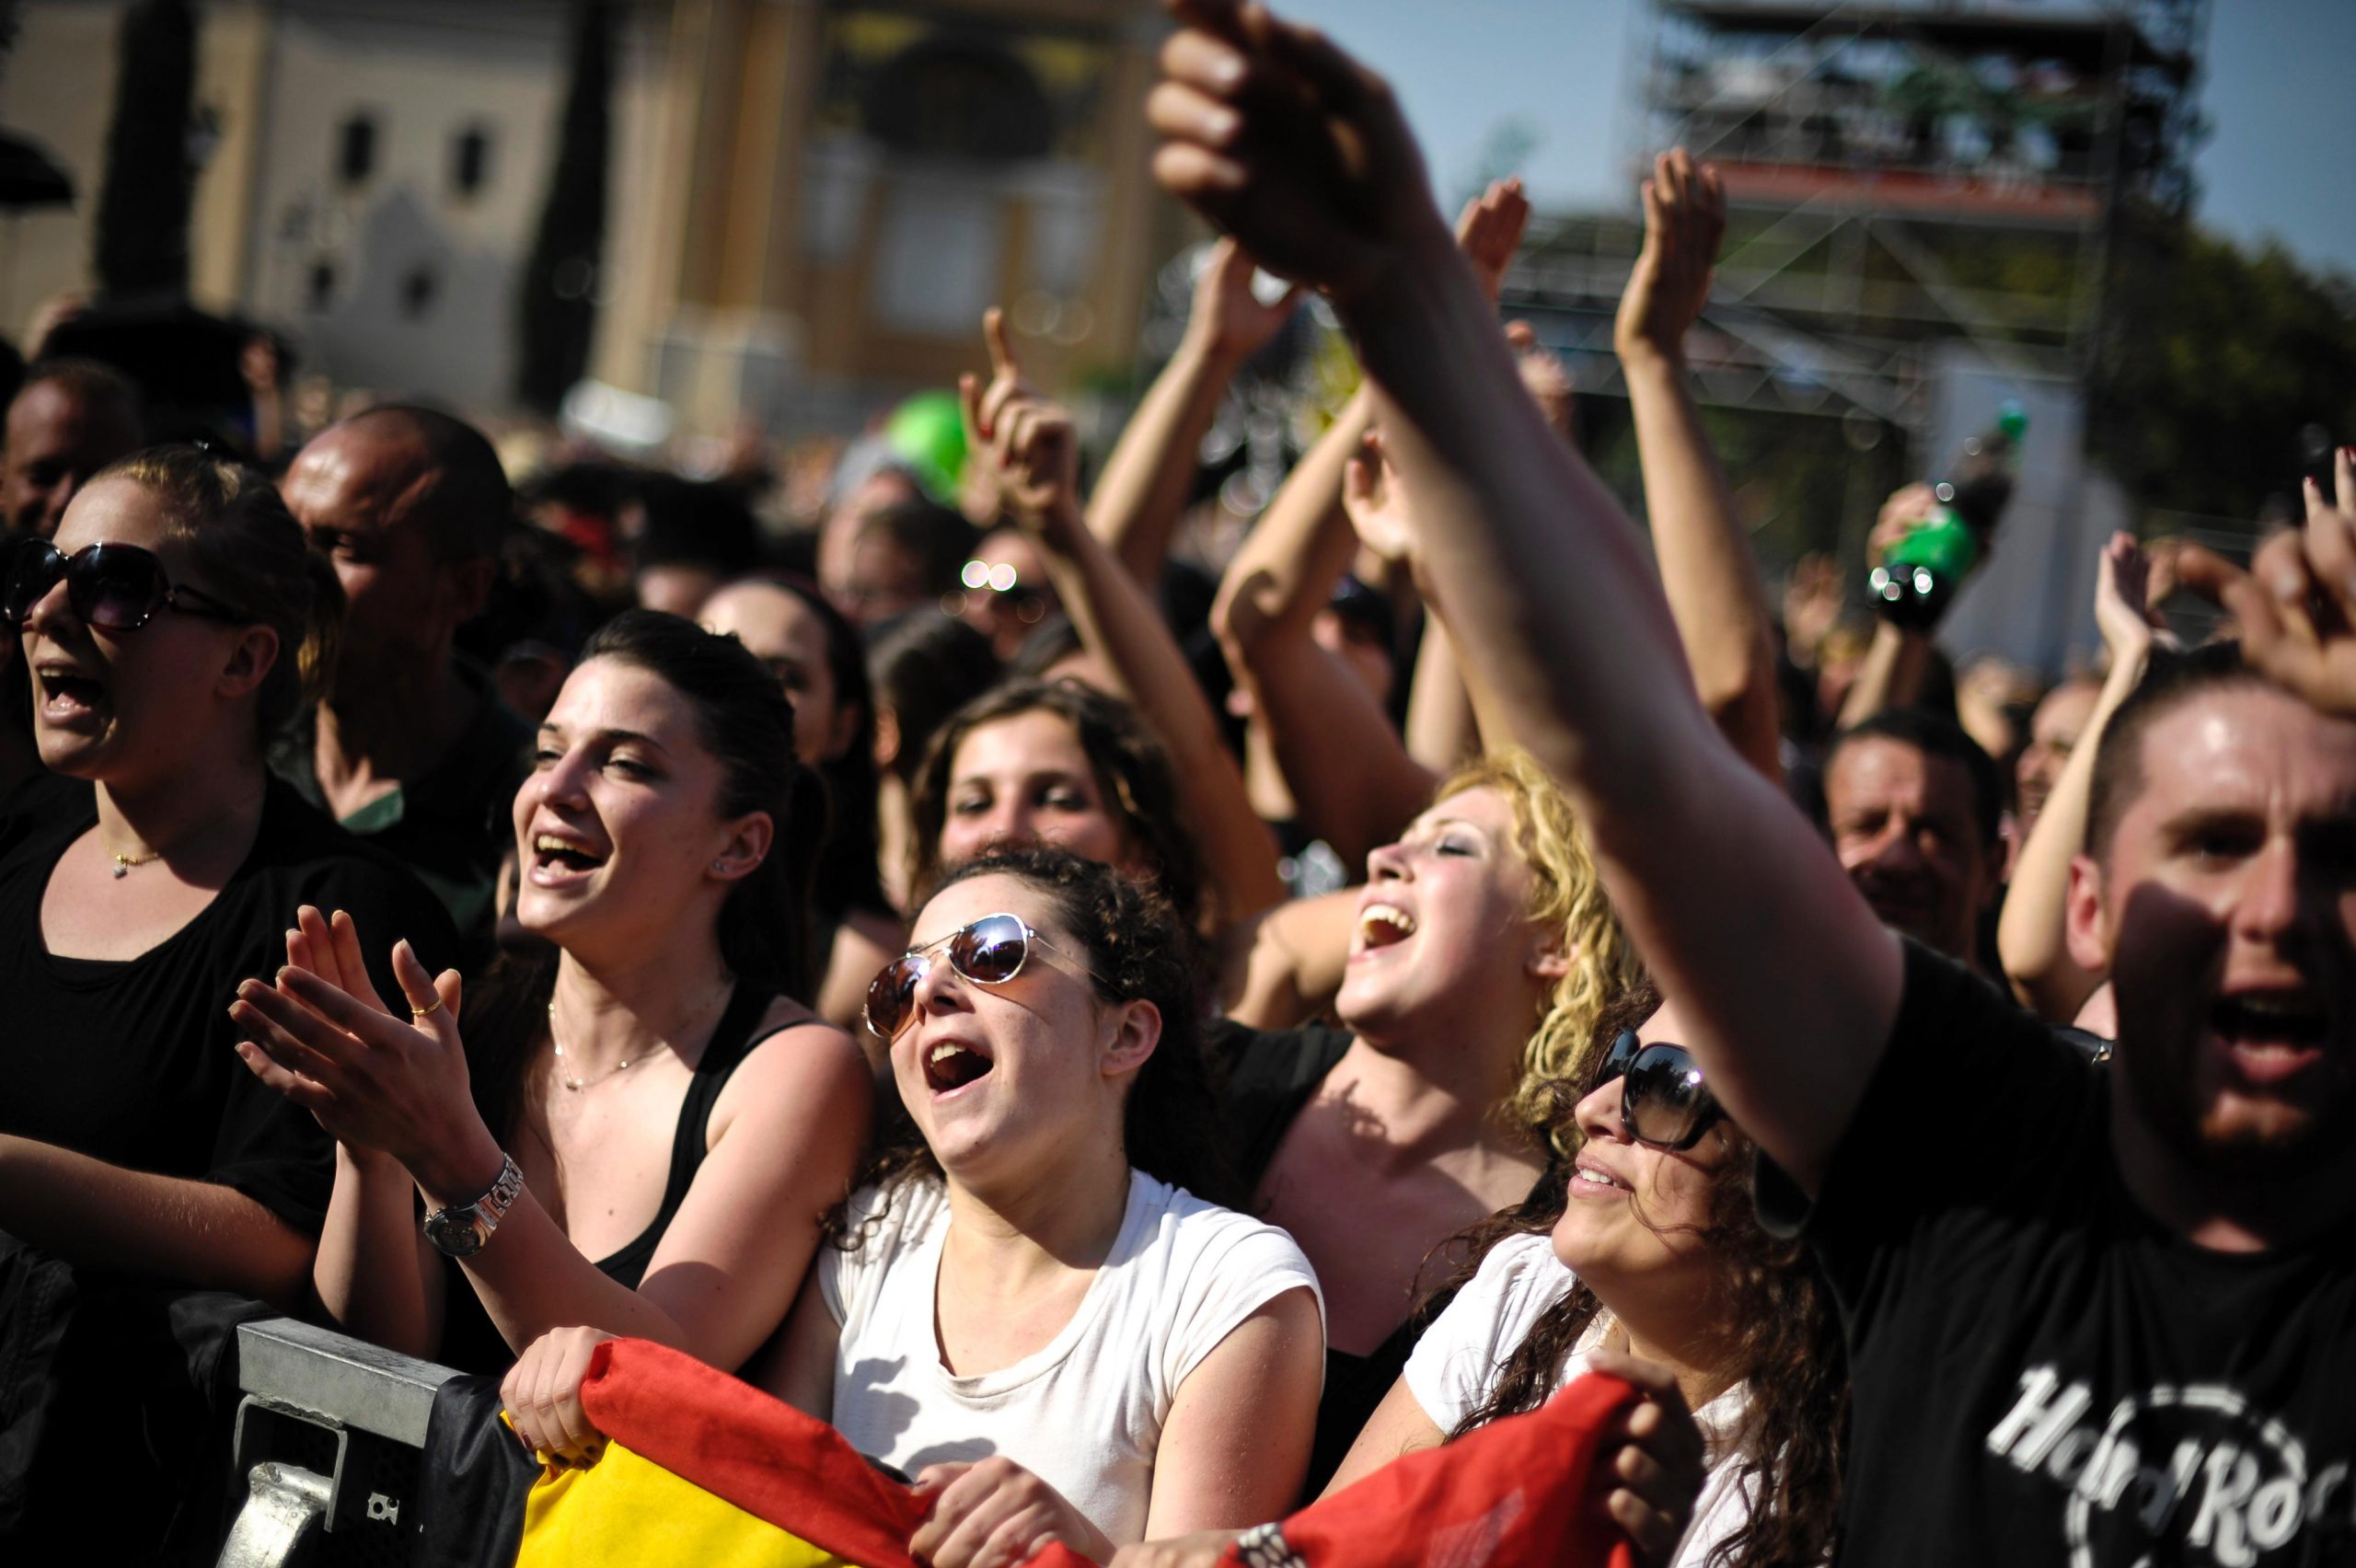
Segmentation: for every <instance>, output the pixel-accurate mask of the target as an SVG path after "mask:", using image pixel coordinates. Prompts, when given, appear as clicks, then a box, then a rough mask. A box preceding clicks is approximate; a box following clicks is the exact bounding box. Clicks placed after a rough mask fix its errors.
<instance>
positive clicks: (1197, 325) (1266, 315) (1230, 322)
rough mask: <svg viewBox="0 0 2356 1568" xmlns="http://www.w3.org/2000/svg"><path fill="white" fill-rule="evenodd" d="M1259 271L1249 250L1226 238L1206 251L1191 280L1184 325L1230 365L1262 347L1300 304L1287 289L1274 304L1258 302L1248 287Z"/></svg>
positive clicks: (1295, 291) (1297, 293)
mask: <svg viewBox="0 0 2356 1568" xmlns="http://www.w3.org/2000/svg"><path fill="white" fill-rule="evenodd" d="M1259 270H1260V264H1259V263H1258V262H1257V261H1254V260H1253V259H1252V256H1251V253H1250V252H1249V251H1247V250H1245V249H1244V248H1242V246H1240V245H1238V244H1236V243H1235V241H1234V240H1233V239H1232V238H1227V239H1222V240H1220V241H1219V242H1218V244H1217V245H1216V246H1214V247H1212V248H1211V256H1210V261H1209V264H1208V265H1207V266H1206V267H1204V269H1203V275H1202V276H1201V277H1199V278H1197V279H1195V306H1194V313H1193V314H1192V315H1191V316H1190V317H1188V318H1187V322H1186V325H1187V326H1188V328H1189V329H1193V330H1195V331H1196V332H1199V333H1201V334H1203V340H1204V341H1205V342H1207V344H1208V346H1209V347H1210V349H1211V352H1214V353H1216V354H1218V356H1219V357H1220V358H1221V359H1223V360H1225V361H1226V362H1227V363H1230V364H1241V363H1242V362H1243V361H1245V360H1248V359H1250V358H1251V357H1252V356H1253V354H1256V353H1258V352H1260V351H1261V350H1262V349H1264V348H1265V347H1267V345H1268V340H1269V339H1271V338H1273V337H1275V336H1276V334H1277V333H1278V332H1280V331H1282V330H1283V329H1284V324H1285V323H1286V322H1288V321H1289V320H1291V319H1292V313H1293V307H1294V306H1296V305H1298V304H1299V303H1300V291H1299V289H1298V288H1288V289H1287V290H1285V292H1284V294H1283V295H1282V297H1280V298H1278V299H1277V300H1276V302H1275V303H1274V304H1263V303H1261V299H1260V296H1259V295H1258V294H1255V293H1254V292H1253V287H1252V280H1253V275H1254V274H1255V273H1257V272H1258V271H1259Z"/></svg>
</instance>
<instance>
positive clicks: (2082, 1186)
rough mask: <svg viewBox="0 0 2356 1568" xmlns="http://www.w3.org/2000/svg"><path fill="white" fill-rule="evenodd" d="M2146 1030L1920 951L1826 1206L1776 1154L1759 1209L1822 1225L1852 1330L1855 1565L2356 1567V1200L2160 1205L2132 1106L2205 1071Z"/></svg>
mask: <svg viewBox="0 0 2356 1568" xmlns="http://www.w3.org/2000/svg"><path fill="white" fill-rule="evenodd" d="M2154 918H2158V917H2157V916H2155V917H2154ZM2344 1042H2345V1037H2344V1036H2340V1037H2338V1038H2337V1039H2336V1040H2335V1042H2334V1043H2333V1044H2332V1045H2331V1046H2329V1047H2328V1049H2330V1050H2333V1051H2344V1049H2345V1043H2344ZM2155 1044H2156V1045H2157V1047H2158V1049H2159V1050H2160V1051H2161V1052H2162V1053H2163V1055H2162V1059H2160V1060H2156V1061H2149V1062H2145V1063H2140V1064H2139V1063H2138V1062H2137V1061H2136V1059H2135V1053H2136V1051H2137V1050H2138V1049H2139V1048H2141V1049H2148V1048H2149V1047H2143V1046H2142V1045H2141V1044H2140V1043H2139V1042H2138V1041H2137V1040H2135V1039H2134V1038H2132V1037H2128V1038H2123V1039H2121V1040H2120V1041H2119V1046H2118V1055H2117V1057H2116V1058H2115V1060H2113V1061H2112V1062H2111V1063H2109V1064H2108V1065H2097V1064H2096V1063H2094V1062H2092V1061H2090V1060H2089V1059H2088V1058H2087V1057H2086V1056H2085V1054H2084V1053H2083V1052H2081V1051H2079V1050H2077V1049H2075V1048H2073V1046H2071V1045H2069V1044H2067V1043H2063V1042H2061V1041H2060V1040H2057V1039H2056V1038H2055V1037H2054V1035H2053V1033H2052V1032H2051V1031H2050V1030H2049V1029H2047V1028H2046V1027H2045V1026H2044V1025H2042V1024H2040V1023H2039V1022H2038V1020H2035V1019H2033V1018H2031V1017H2029V1016H2028V1015H2027V1013H2024V1012H2022V1011H2020V1010H2019V1009H2017V1008H2015V1007H2014V1006H2013V1004H2012V1002H2011V1001H2010V999H2009V998H2006V997H2001V996H1999V995H1998V994H1997V993H1996V991H1995V990H1994V989H1993V988H1992V986H1989V985H1987V984H1986V983H1985V982H1984V981H1981V980H1980V979H1978V978H1976V977H1974V976H1973V975H1971V974H1968V973H1966V972H1965V971H1964V970H1962V969H1961V968H1959V967H1958V966H1957V965H1956V964H1954V963H1951V962H1949V961H1948V960H1946V959H1944V958H1941V957H1939V956H1938V955H1936V954H1934V953H1933V952H1931V951H1929V950H1927V949H1925V948H1923V947H1920V946H1918V945H1916V944H1914V943H1912V942H1909V943H1907V944H1906V988H1905V996H1904V1000H1903V1002H1902V1003H1901V1004H1900V1009H1899V1016H1898V1019H1897V1021H1896V1023H1895V1024H1894V1025H1893V1027H1892V1029H1891V1032H1890V1038H1889V1043H1888V1047H1887V1048H1886V1049H1885V1050H1884V1052H1883V1054H1882V1058H1881V1062H1880V1065H1879V1066H1877V1068H1876V1069H1875V1072H1874V1077H1873V1079H1872V1082H1871V1083H1870V1084H1869V1086H1868V1087H1867V1088H1866V1090H1865V1098H1864V1099H1863V1100H1862V1101H1859V1103H1858V1106H1857V1109H1856V1112H1855V1113H1854V1116H1853V1117H1852V1118H1851V1120H1850V1123H1849V1127H1848V1130H1847V1132H1846V1133H1844V1134H1843V1135H1842V1140H1841V1144H1840V1147H1838V1148H1837V1149H1836V1150H1835V1151H1834V1154H1833V1157H1832V1159H1831V1163H1830V1164H1829V1165H1828V1166H1827V1167H1826V1170H1825V1173H1824V1179H1823V1185H1822V1188H1821V1190H1820V1191H1819V1193H1818V1195H1817V1200H1816V1202H1815V1203H1814V1204H1813V1205H1810V1204H1809V1203H1808V1202H1807V1199H1806V1198H1805V1197H1804V1196H1803V1195H1801V1194H1800V1193H1798V1192H1797V1191H1796V1189H1795V1188H1794V1187H1793V1186H1792V1184H1791V1183H1790V1182H1789V1181H1788V1179H1786V1178H1784V1177H1783V1176H1782V1174H1781V1172H1779V1171H1777V1170H1775V1168H1774V1167H1773V1165H1771V1164H1767V1163H1765V1162H1762V1164H1761V1182H1760V1199H1759V1201H1760V1211H1761V1216H1762V1217H1767V1218H1770V1219H1774V1220H1777V1221H1779V1222H1784V1223H1791V1222H1797V1223H1799V1224H1801V1225H1802V1226H1803V1227H1804V1234H1806V1235H1807V1238H1808V1239H1809V1240H1810V1241H1811V1242H1812V1243H1814V1245H1815V1247H1816V1251H1817V1255H1818V1256H1819V1258H1820V1259H1822V1260H1823V1262H1824V1266H1825V1274H1826V1275H1827V1276H1828V1277H1829V1278H1830V1279H1831V1282H1832V1288H1833V1292H1834V1294H1835V1295H1836V1296H1837V1297H1839V1299H1840V1303H1841V1309H1842V1325H1843V1327H1844V1329H1845V1331H1846V1332H1847V1336H1848V1340H1849V1366H1850V1378H1851V1387H1852V1390H1853V1391H1852V1395H1851V1412H1852V1414H1851V1429H1850V1439H1849V1447H1848V1462H1847V1466H1846V1474H1845V1476H1844V1478H1843V1486H1842V1501H1841V1514H1842V1518H1841V1532H1840V1543H1841V1544H1840V1549H1839V1556H1840V1560H1841V1561H1842V1562H1856V1563H1877V1564H1878V1563H1886V1562H1904V1563H1910V1564H1925V1565H1929V1568H1944V1565H1947V1564H1954V1565H1956V1568H1962V1565H1964V1564H1973V1565H1977V1564H1982V1563H2002V1564H2004V1565H2005V1568H2094V1565H2108V1564H2111V1563H2118V1564H2120V1565H2121V1568H2125V1565H2128V1564H2135V1563H2151V1564H2153V1565H2154V1568H2162V1565H2167V1568H2177V1565H2187V1568H2189V1565H2203V1568H2207V1565H2213V1568H2287V1565H2290V1564H2299V1565H2302V1568H2304V1565H2305V1564H2311V1563H2315V1564H2320V1563H2356V1475H2351V1472H2350V1464H2351V1461H2352V1460H2356V1399H2351V1398H2350V1394H2351V1393H2356V1216H2348V1217H2344V1218H2342V1219H2340V1220H2339V1222H2338V1223H2337V1224H2336V1225H2334V1226H2333V1227H2332V1228H2331V1229H2330V1231H2329V1232H2328V1233H2327V1234H2324V1235H2320V1236H2317V1237H2316V1238H2315V1239H2313V1240H2311V1241H2307V1242H2304V1243H2303V1244H2301V1245H2298V1246H2294V1247H2284V1248H2281V1249H2278V1250H2276V1251H2269V1252H2259V1253H2226V1252H2217V1251H2210V1250H2208V1249H2206V1248H2202V1247H2200V1246H2197V1245H2195V1244H2194V1243H2193V1242H2191V1241H2190V1240H2189V1239H2186V1238H2185V1237H2184V1236H2182V1235H2180V1234H2179V1233H2177V1231H2176V1230H2174V1229H2172V1228H2169V1227H2167V1226H2165V1225H2163V1224H2161V1223H2160V1222H2158V1221H2157V1220H2155V1219H2154V1218H2153V1217H2152V1216H2150V1215H2148V1214H2146V1213H2145V1212H2144V1211H2143V1210H2142V1207H2141V1206H2140V1205H2138V1203H2137V1202H2136V1200H2135V1198H2134V1196H2133V1194H2132V1193H2130V1192H2129V1190H2128V1188H2127V1186H2126V1184H2125V1183H2124V1182H2123V1181H2122V1180H2121V1178H2120V1175H2119V1155H2118V1153H2117V1152H2116V1151H2115V1149H2114V1147H2113V1146H2112V1141H2111V1114H2112V1106H2111V1096H2112V1095H2113V1094H2114V1093H2117V1092H2122V1091H2126V1090H2128V1088H2129V1085H2130V1083H2131V1081H2132V1077H2133V1074H2134V1073H2135V1072H2136V1071H2137V1070H2138V1069H2139V1067H2140V1068H2141V1070H2142V1071H2144V1072H2147V1073H2150V1074H2153V1075H2154V1076H2156V1075H2161V1074H2166V1073H2182V1072H2187V1071H2189V1070H2190V1069H2189V1067H2187V1066H2184V1065H2183V1063H2182V1062H2181V1061H2178V1060H2170V1059H2167V1057H2166V1056H2165V1053H2166V1052H2167V1051H2168V1050H2170V1049H2171V1047H2169V1046H2168V1045H2166V1044H2165V1043H2156V1042H2155ZM2319 1070H2322V1071H2334V1072H2339V1073H2343V1074H2344V1073H2346V1072H2347V1071H2348V1070H2349V1069H2348V1064H2347V1062H2346V1061H2345V1060H2344V1059H2343V1060H2339V1061H2336V1062H2327V1064H2326V1066H2325V1067H2324V1068H2322V1069H2319ZM2340 1136H2342V1137H2345V1136H2347V1135H2346V1134H2345V1132H2344V1131H2343V1132H2342V1133H2341V1135H2340ZM2338 1152H2339V1146H2338V1145H2337V1144H2335V1145H2334V1146H2333V1147H2330V1148H2327V1149H2326V1150H2324V1151H2323V1153H2324V1154H2325V1155H2326V1157H2327V1158H2328V1157H2329V1156H2330V1155H2334V1154H2337V1153H2338ZM2314 1186H2315V1191H2314V1195H2313V1203H2314V1205H2315V1206H2316V1210H2317V1211H2318V1212H2320V1213H2326V1214H2327V1213H2329V1212H2330V1210H2331V1208H2332V1207H2333V1206H2335V1205H2337V1206H2338V1207H2339V1209H2340V1211H2341V1213H2342V1215H2343V1216H2346V1215H2347V1205H2348V1204H2349V1200H2350V1193H2348V1192H2347V1190H2346V1189H2345V1188H2344V1187H2340V1188H2339V1189H2337V1190H2335V1189H2334V1188H2333V1187H2331V1186H2330V1185H2329V1184H2327V1179H2325V1178H2323V1177H2321V1176H2318V1177H2317V1178H2316V1182H2315V1183H2314Z"/></svg>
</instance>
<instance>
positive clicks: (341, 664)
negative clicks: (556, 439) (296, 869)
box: [271, 405, 532, 963]
mask: <svg viewBox="0 0 2356 1568" xmlns="http://www.w3.org/2000/svg"><path fill="white" fill-rule="evenodd" d="M280 489H281V490H283V492H284V493H285V496H286V504H287V506H288V507H289V508H290V509H292V511H293V512H294V513H295V519H296V520H297V521H298V522H300V523H301V524H302V525H303V527H304V529H305V531H306V533H308V534H309V536H310V539H311V546H312V548H314V549H317V550H318V551H319V552H320V553H321V554H322V555H324V556H326V557H327V558H328V559H329V561H331V562H332V563H333V564H334V566H335V572H336V576H337V577H338V578H339V579H340V580H341V582H342V583H343V593H344V600H345V606H346V607H345V611H344V626H343V649H342V653H341V657H340V658H339V660H338V661H337V665H336V676H335V682H334V685H333V687H332V688H331V690H330V691H329V695H328V698H327V699H326V700H325V701H324V702H322V703H320V704H319V706H318V709H317V710H316V711H315V712H314V713H313V714H312V715H311V716H309V717H308V718H307V719H306V721H304V722H303V723H302V724H301V725H300V726H299V727H298V728H297V729H296V730H295V732H293V733H292V734H291V735H289V736H288V738H287V740H286V742H285V743H284V744H282V745H281V746H280V747H279V748H278V749H277V751H276V753H275V754H274V755H272V758H271V766H272V767H274V768H276V769H277V771H278V773H279V774H280V776H281V777H282V778H285V779H286V780H287V781H288V782H289V783H292V784H293V785H294V786H295V788H296V789H297V790H301V791H302V792H303V794H304V795H305V796H306V798H308V799H309V800H310V801H312V802H313V803H315V804H317V805H318V806H320V807H322V808H323V809H325V810H326V811H327V812H328V813H329V814H330V815H332V816H334V817H335V818H336V819H337V820H338V821H339V822H341V823H342V824H343V825H344V826H345V827H346V828H348V829H350V830H351V831H352V832H353V833H356V834H359V835H361V836H364V837H365V838H368V839H369V840H370V841H372V842H373V843H375V844H376V845H377V846H378V847H381V848H383V849H385V850H387V851H388V852H390V853H391V854H394V855H396V856H398V857H399V858H400V859H402V860H403V861H404V862H406V863H407V864H408V866H409V868H410V870H412V871H414V872H415V873H416V874H417V875H418V877H419V878H420V879H421V880H422V881H423V882H424V883H425V884H426V886H428V887H429V888H432V889H433V892H434V894H435V895H436V896H437V897H439V898H440V899H441V900H442V902H443V904H444V905H445V907H447V908H448V909H449V911H450V917H451V918H452V920H454V921H455V922H456V924H457V927H458V931H459V934H460V936H461V937H463V938H464V939H465V940H466V941H467V944H468V953H467V957H468V961H469V963H481V962H484V961H487V960H488V958H489V957H490V955H491V940H492V934H493V929H494V926H495V921H496V914H497V912H496V910H495V908H494V907H493V905H494V893H493V890H494V888H495V885H496V882H497V880H498V874H499V862H500V857H501V855H502V852H503V851H504V850H505V848H506V847H507V845H508V843H509V841H510V839H511V838H512V837H513V830H512V829H511V828H510V827H509V825H508V808H509V807H510V805H511V804H512V803H513V801H514V796H515V787H516V785H517V783H518V782H520V780H521V778H522V777H523V773H524V770H525V767H526V766H527V761H526V756H527V753H528V750H529V748H530V745H531V739H532V736H531V731H530V730H529V729H528V728H527V727H526V726H525V723H524V721H522V720H521V719H518V718H517V717H516V716H515V715H514V714H513V713H511V712H509V711H508V710H507V709H506V708H504V707H503V706H502V705H501V703H500V701H499V698H498V697H497V696H496V695H495V694H494V693H493V692H492V690H491V683H490V681H489V680H488V678H487V677H485V676H484V674H482V673H481V672H480V671H479V670H476V669H474V668H473V667H471V666H470V665H468V664H467V663H464V662H463V661H461V660H460V659H459V658H458V657H457V655H456V650H455V640H456V635H457V631H458V628H460V627H461V626H464V625H465V624H466V623H467V622H468V621H469V620H471V619H473V618H474V617H476V616H477V615H478V614H479V613H480V612H481V610H482V607H483V605H484V602H485V601H486V600H487V599H488V597H489V596H490V594H491V585H492V582H493V581H494V579H495V578H496V576H497V573H498V570H499V551H500V545H501V540H502V537H503V536H504V535H505V532H506V530H507V528H508V526H509V525H510V523H511V522H512V521H513V519H514V495H513V493H512V492H511V491H510V490H509V489H508V484H507V476H506V474H505V473H504V472H503V471H502V469H501V467H500V465H499V457H498V455H497V454H496V453H494V452H493V451H492V450H491V444H490V443H489V442H488V441H486V440H484V439H483V437H482V435H481V434H480V432H477V431H476V430H475V429H474V428H473V427H472V426H470V425H468V424H465V423H463V422H461V421H457V420H455V419H452V418H451V417H450V416H449V415H447V414H444V413H439V412H436V411H434V410H433V409H418V408H409V407H403V406H398V405H395V406H387V407H384V408H377V409H369V410H368V411H367V412H365V413H362V414H357V415H354V416H353V417H352V418H351V419H348V420H345V421H342V422H341V423H339V424H335V425H331V426H329V428H328V429H326V430H324V431H322V432H319V434H318V435H317V436H316V437H314V438H313V439H312V441H311V443H310V444H308V445H306V446H305V447H304V448H303V450H302V451H301V452H299V453H297V454H296V455H295V462H294V464H293V466H292V467H289V468H288V469H287V471H286V478H285V480H284V482H283V484H282V485H281V486H280Z"/></svg>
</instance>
